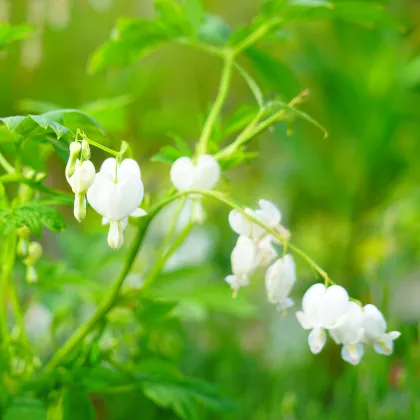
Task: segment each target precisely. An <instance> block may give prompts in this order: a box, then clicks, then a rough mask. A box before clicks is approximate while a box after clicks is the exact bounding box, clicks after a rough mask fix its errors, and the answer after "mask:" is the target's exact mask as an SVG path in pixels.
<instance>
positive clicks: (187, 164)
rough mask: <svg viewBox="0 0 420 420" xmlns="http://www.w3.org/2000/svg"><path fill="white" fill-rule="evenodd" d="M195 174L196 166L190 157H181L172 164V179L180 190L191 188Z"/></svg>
mask: <svg viewBox="0 0 420 420" xmlns="http://www.w3.org/2000/svg"><path fill="white" fill-rule="evenodd" d="M195 176H196V170H195V166H194V164H193V162H192V160H191V159H190V158H189V157H186V156H184V157H180V158H179V159H177V160H176V161H175V162H174V163H173V164H172V166H171V172H170V177H171V181H172V183H173V184H174V185H175V187H176V188H177V189H178V190H179V191H184V190H188V189H190V188H191V187H192V185H193V183H194V179H195Z"/></svg>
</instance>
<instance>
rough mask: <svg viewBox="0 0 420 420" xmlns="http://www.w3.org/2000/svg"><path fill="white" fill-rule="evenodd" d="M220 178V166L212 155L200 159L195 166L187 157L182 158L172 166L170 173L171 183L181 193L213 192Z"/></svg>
mask: <svg viewBox="0 0 420 420" xmlns="http://www.w3.org/2000/svg"><path fill="white" fill-rule="evenodd" d="M220 176H221V169H220V165H219V163H218V162H217V160H216V159H215V158H214V157H213V156H211V155H202V156H200V157H198V159H197V162H196V163H195V164H194V162H193V161H192V160H191V158H189V157H187V156H184V157H180V158H179V159H177V160H176V161H175V162H174V163H173V164H172V167H171V172H170V177H171V181H172V183H173V184H174V186H175V187H176V188H177V189H178V190H179V191H185V190H191V189H198V190H211V189H212V188H213V187H214V186H215V185H216V184H217V183H218V182H219V179H220Z"/></svg>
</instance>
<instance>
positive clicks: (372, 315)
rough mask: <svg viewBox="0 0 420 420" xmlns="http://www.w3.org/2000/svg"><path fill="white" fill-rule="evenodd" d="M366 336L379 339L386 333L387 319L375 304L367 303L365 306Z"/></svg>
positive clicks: (364, 323)
mask: <svg viewBox="0 0 420 420" xmlns="http://www.w3.org/2000/svg"><path fill="white" fill-rule="evenodd" d="M363 313H364V322H363V326H364V328H365V331H366V337H367V338H368V339H370V340H377V339H378V338H379V337H381V336H382V335H384V334H385V331H386V321H385V318H384V316H383V315H382V312H381V311H380V310H379V309H378V308H377V307H376V306H375V305H370V304H369V305H365V306H364V308H363Z"/></svg>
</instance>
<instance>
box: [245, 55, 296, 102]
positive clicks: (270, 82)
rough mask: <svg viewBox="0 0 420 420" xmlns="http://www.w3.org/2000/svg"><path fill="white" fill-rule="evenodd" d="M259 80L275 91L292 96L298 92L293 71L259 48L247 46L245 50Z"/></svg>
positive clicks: (288, 96)
mask: <svg viewBox="0 0 420 420" xmlns="http://www.w3.org/2000/svg"><path fill="white" fill-rule="evenodd" d="M245 54H246V56H247V57H248V58H249V59H250V61H251V64H252V67H253V68H254V69H255V72H256V74H257V75H258V77H259V79H260V81H261V82H262V83H264V84H265V85H266V86H267V87H268V88H270V89H272V90H274V91H275V92H278V93H281V94H283V95H285V96H286V97H287V98H293V97H294V96H296V94H297V93H298V92H299V90H300V89H299V85H298V82H297V79H296V77H295V75H294V73H293V72H292V71H291V70H290V68H289V67H288V66H287V65H286V64H285V63H283V62H281V61H280V60H279V59H277V58H275V57H273V56H271V55H270V54H268V53H266V52H265V51H263V50H261V49H259V48H255V47H252V48H248V49H247V50H246V52H245Z"/></svg>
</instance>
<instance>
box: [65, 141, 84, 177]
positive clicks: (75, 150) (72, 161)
mask: <svg viewBox="0 0 420 420" xmlns="http://www.w3.org/2000/svg"><path fill="white" fill-rule="evenodd" d="M81 149H82V145H81V144H80V143H79V142H77V141H74V142H73V143H70V156H69V160H68V162H67V166H66V177H67V178H70V177H72V176H73V174H74V172H75V170H76V162H77V159H78V157H79V153H80V150H81Z"/></svg>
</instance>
